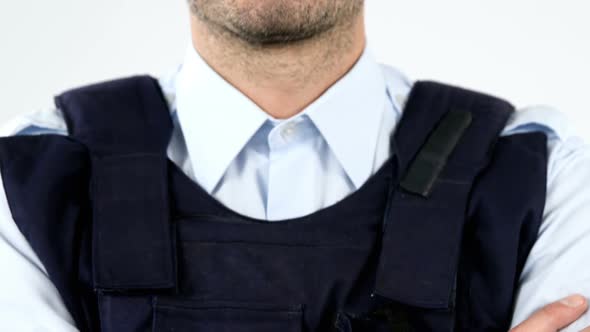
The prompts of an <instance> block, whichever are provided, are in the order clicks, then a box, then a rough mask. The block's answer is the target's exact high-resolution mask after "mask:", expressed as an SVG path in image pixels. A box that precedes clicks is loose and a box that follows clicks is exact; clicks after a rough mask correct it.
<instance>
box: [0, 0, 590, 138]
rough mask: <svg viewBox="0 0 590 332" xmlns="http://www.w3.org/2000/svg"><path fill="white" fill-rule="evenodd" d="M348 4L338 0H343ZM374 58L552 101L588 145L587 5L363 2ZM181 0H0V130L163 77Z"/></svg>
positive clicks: (508, 0)
mask: <svg viewBox="0 0 590 332" xmlns="http://www.w3.org/2000/svg"><path fill="white" fill-rule="evenodd" d="M341 1H346V0H341ZM367 5H368V12H367V25H368V37H369V43H370V46H371V48H372V49H373V51H374V53H375V54H376V55H377V57H378V58H379V60H380V61H381V62H385V63H389V64H391V65H393V66H395V67H397V68H399V69H401V70H402V71H403V72H405V73H406V74H407V75H408V76H410V77H411V78H413V79H426V78H428V79H436V80H441V81H445V82H448V83H453V84H458V85H462V86H465V87H470V88H473V89H479V90H483V91H487V92H490V93H493V94H497V95H499V96H502V97H505V98H507V99H510V100H511V101H512V102H514V103H515V104H516V105H517V106H519V107H523V106H527V105H535V104H548V105H552V106H555V107H556V108H558V109H559V110H561V111H562V112H564V113H566V114H567V115H568V116H569V118H570V119H571V120H572V123H575V125H576V127H577V130H578V132H579V133H580V134H581V135H582V136H584V137H585V138H586V139H587V140H589V141H590V116H589V115H588V112H590V106H589V102H588V97H589V96H590V92H589V91H590V84H589V83H588V82H589V80H590V19H589V17H590V3H589V2H588V1H585V0H560V1H557V0H551V1H548V0H487V1H483V0H443V1H440V0H430V1H425V0H410V1H398V0H367ZM188 36H189V34H188V11H187V9H186V5H185V0H143V1H139V0H100V1H96V0H95V1H88V0H49V1H41V0H32V1H19V0H16V1H15V0H12V1H9V0H0V105H1V106H0V125H1V124H2V123H4V122H5V121H6V120H7V119H9V118H10V117H13V116H15V115H18V114H22V113H23V112H30V111H33V110H36V109H39V108H43V107H48V106H51V105H52V96H53V95H54V94H56V93H58V92H60V91H62V90H64V89H67V88H70V87H73V86H76V85H79V84H83V83H89V82H94V81H97V80H102V79H108V78H113V77H118V76H122V75H129V74H136V73H150V74H153V75H160V74H163V73H166V72H168V71H169V70H171V69H173V68H174V67H175V66H176V65H177V64H179V63H180V61H181V59H182V56H183V53H184V49H185V47H186V46H187V45H188V40H189V37H188Z"/></svg>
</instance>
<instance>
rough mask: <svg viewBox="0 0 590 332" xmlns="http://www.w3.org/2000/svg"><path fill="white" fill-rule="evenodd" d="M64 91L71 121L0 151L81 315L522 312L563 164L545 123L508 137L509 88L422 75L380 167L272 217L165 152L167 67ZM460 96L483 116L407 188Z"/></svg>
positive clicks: (362, 323) (11, 186) (287, 325)
mask: <svg viewBox="0 0 590 332" xmlns="http://www.w3.org/2000/svg"><path fill="white" fill-rule="evenodd" d="M56 102H57V104H58V106H59V107H60V109H62V110H63V111H64V114H65V116H66V118H67V123H68V127H69V131H70V136H71V137H57V136H37V137H10V138H2V139H0V167H1V171H2V176H3V179H4V184H5V187H6V192H7V196H8V199H9V204H10V207H11V211H12V213H13V215H14V219H15V221H16V223H17V225H18V227H19V228H20V230H21V231H22V232H23V234H24V235H25V236H26V238H27V239H28V240H29V242H31V245H32V246H33V249H34V250H35V251H36V253H37V254H38V255H39V257H40V258H41V260H42V262H43V263H44V264H45V266H46V268H47V270H48V273H49V276H50V278H51V280H52V281H53V282H54V283H55V284H56V287H57V288H58V290H59V291H60V294H61V295H62V297H63V298H64V301H65V303H66V306H67V307H68V309H69V310H70V312H71V313H72V315H73V316H74V319H75V320H76V323H77V324H78V326H79V328H80V329H81V330H82V331H108V332H110V331H117V332H120V331H123V332H124V331H197V332H200V331H208V332H209V331H243V332H250V331H259V332H267V331H288V332H291V331H293V332H297V331H322V332H323V331H337V332H359V331H368V332H370V331H376V332H380V331H483V330H486V331H488V330H497V331H502V330H507V329H508V326H509V323H510V319H511V310H512V306H513V302H514V293H515V290H516V287H517V283H518V277H519V274H520V272H521V270H522V268H523V265H524V262H525V260H526V258H527V256H528V254H529V252H530V249H531V247H532V245H533V244H534V242H535V239H536V236H537V232H538V229H539V225H540V223H541V220H542V213H543V207H544V202H545V183H546V179H545V177H546V167H547V155H546V153H547V152H546V138H545V136H544V134H540V133H533V134H520V135H515V136H509V137H501V138H498V136H499V133H500V132H501V130H502V129H503V128H504V126H505V123H506V121H507V119H508V117H509V116H510V115H511V113H512V112H513V108H512V106H511V105H510V104H508V103H506V102H504V101H502V100H499V99H496V98H493V97H490V96H486V95H482V94H479V93H475V92H471V91H467V90H463V89H459V88H454V87H449V86H446V85H442V84H438V83H433V82H418V83H416V84H415V86H414V88H413V89H412V93H411V95H410V98H409V100H408V102H407V105H406V107H405V110H404V114H403V116H402V119H401V121H400V123H399V125H398V127H397V128H396V131H395V134H394V136H393V137H392V141H391V143H392V144H391V146H392V151H393V154H392V156H391V157H390V158H389V159H388V160H387V161H386V162H385V164H384V165H383V166H382V167H381V168H380V169H379V170H378V172H377V173H376V174H374V175H373V176H372V177H371V178H370V179H369V180H368V181H367V182H366V183H365V184H364V185H363V186H362V187H361V188H359V189H358V190H357V191H355V192H354V193H352V194H350V195H349V196H347V197H346V198H344V199H343V200H341V201H339V202H338V203H336V204H334V205H332V206H329V207H326V208H323V209H321V210H319V211H317V212H315V213H312V214H309V215H307V216H303V217H300V218H296V219H291V220H283V221H280V222H274V223H268V222H266V221H264V220H257V219H253V218H249V217H246V216H243V215H240V214H238V213H236V212H234V211H232V210H231V209H229V208H227V207H225V206H224V205H222V204H221V203H220V202H219V201H217V200H216V199H215V198H214V197H212V196H210V195H209V194H208V193H207V192H206V191H205V190H203V188H201V187H200V186H199V185H198V184H196V183H195V182H193V181H192V180H191V179H190V178H189V177H188V176H187V175H185V174H184V173H183V172H182V171H181V170H180V169H179V168H178V167H177V166H176V165H175V164H174V163H172V162H171V161H170V160H168V159H167V158H166V146H167V143H168V140H169V138H170V132H171V122H170V113H169V110H168V108H167V106H166V105H167V104H166V102H165V100H164V98H163V96H162V92H161V91H160V89H159V86H158V84H157V81H156V80H155V79H153V78H151V77H132V78H128V79H122V80H117V81H112V82H105V83H101V84H97V85H92V86H88V87H83V88H79V89H75V90H71V91H68V92H67V93H65V94H62V95H61V96H58V97H57V98H56ZM449 112H469V113H470V114H471V116H470V118H471V121H470V124H469V126H467V127H466V129H465V132H464V133H463V135H462V136H461V139H460V140H459V142H458V143H457V145H456V146H453V149H452V153H451V154H450V156H449V158H448V160H445V162H444V167H443V169H442V170H441V172H440V174H437V176H436V180H435V181H434V182H433V185H432V190H431V192H430V193H429V195H428V196H427V197H424V196H422V195H419V194H413V193H411V192H407V191H405V190H404V189H403V188H402V187H401V186H400V185H399V183H400V180H401V179H402V178H403V177H404V176H405V175H406V174H407V172H408V170H409V169H411V166H412V165H413V163H414V162H415V160H416V156H417V155H422V156H424V155H425V154H420V151H421V148H422V147H423V146H424V144H425V142H427V141H428V139H429V137H431V135H432V132H433V130H434V129H435V128H437V125H438V124H439V123H440V120H441V119H443V118H445V116H446V115H447V114H449ZM115 117H116V118H117V119H118V121H117V122H111V119H113V118H115ZM426 156H427V154H426ZM439 157H440V156H439ZM421 158H422V157H421ZM445 158H446V157H445ZM439 159H440V158H439ZM426 160H428V157H426ZM439 161H440V160H439ZM203 162H206V161H203Z"/></svg>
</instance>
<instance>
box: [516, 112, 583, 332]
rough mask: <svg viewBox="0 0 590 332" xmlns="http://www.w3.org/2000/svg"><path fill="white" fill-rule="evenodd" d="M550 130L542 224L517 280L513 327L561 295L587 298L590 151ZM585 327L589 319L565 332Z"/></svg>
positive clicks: (563, 131)
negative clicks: (575, 295)
mask: <svg viewBox="0 0 590 332" xmlns="http://www.w3.org/2000/svg"><path fill="white" fill-rule="evenodd" d="M537 125H538V124H537ZM549 125H550V124H549ZM556 125H557V127H561V128H558V130H557V131H555V132H551V133H549V147H548V148H549V160H548V162H549V164H548V177H547V200H546V204H545V211H544V214H543V223H542V224H541V228H540V230H539V237H538V240H537V242H536V244H535V245H534V247H533V249H532V251H531V253H530V255H529V258H528V259H527V262H526V265H525V267H524V270H523V273H522V275H521V278H520V285H519V293H518V294H517V298H516V306H515V312H514V316H513V325H516V324H518V323H520V322H522V321H523V320H525V319H527V318H528V317H529V316H530V315H531V314H532V313H533V312H535V311H536V310H538V309H540V308H541V307H543V306H544V305H546V304H549V303H551V302H554V301H555V300H557V299H560V298H563V297H565V296H567V295H570V294H573V293H580V294H583V295H585V296H586V297H590V147H589V146H588V145H586V144H584V143H583V142H582V140H581V139H580V138H579V137H576V136H573V135H571V134H570V133H569V132H568V130H566V129H565V126H563V124H561V123H557V124H556ZM587 326H590V313H586V314H585V315H584V316H583V317H582V318H581V319H580V320H578V321H577V322H575V323H574V324H572V325H571V326H570V327H568V328H567V329H566V330H565V331H579V330H581V329H582V328H584V327H587Z"/></svg>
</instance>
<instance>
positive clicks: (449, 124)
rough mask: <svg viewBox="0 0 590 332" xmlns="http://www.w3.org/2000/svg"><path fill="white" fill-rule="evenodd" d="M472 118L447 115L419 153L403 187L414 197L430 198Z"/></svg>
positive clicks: (464, 114) (455, 113)
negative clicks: (436, 182) (414, 195)
mask: <svg viewBox="0 0 590 332" xmlns="http://www.w3.org/2000/svg"><path fill="white" fill-rule="evenodd" d="M472 118H473V117H472V115H471V113H470V112H462V111H450V112H449V113H447V114H446V115H445V117H444V118H443V119H442V120H441V121H440V123H439V124H438V126H437V128H436V129H435V130H434V131H433V132H432V134H431V135H430V137H429V138H428V141H426V144H424V146H423V147H422V149H421V150H420V152H418V155H417V156H416V159H415V160H414V162H413V163H412V165H411V166H410V169H409V170H408V172H407V173H406V175H405V177H404V178H403V179H402V180H401V182H400V186H401V187H402V188H404V189H405V190H407V191H409V192H411V193H414V194H418V195H420V196H423V197H428V196H429V195H430V193H431V191H432V187H433V185H434V183H435V181H436V179H437V178H438V176H439V175H440V173H441V172H442V170H443V168H444V167H445V165H446V163H447V160H448V158H449V156H450V155H451V153H452V152H453V150H454V149H455V147H456V146H457V143H459V140H460V139H461V137H462V136H463V133H464V132H465V130H466V129H467V128H468V127H469V125H470V124H471V121H472Z"/></svg>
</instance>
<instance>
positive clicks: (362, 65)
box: [175, 45, 387, 193]
mask: <svg viewBox="0 0 590 332" xmlns="http://www.w3.org/2000/svg"><path fill="white" fill-rule="evenodd" d="M175 85H176V100H175V102H176V108H177V115H178V118H179V123H180V127H181V129H182V132H183V135H184V138H185V141H186V144H187V149H188V153H189V158H190V160H191V164H192V168H193V171H194V174H195V177H196V178H197V180H198V182H199V184H200V185H201V186H202V187H203V188H204V189H205V190H207V191H208V192H210V193H211V192H212V191H213V190H214V188H215V186H216V185H217V183H218V182H219V180H220V179H221V178H222V176H223V174H224V173H225V171H226V170H227V168H228V167H229V165H230V163H231V162H232V161H233V160H234V159H235V157H236V156H237V155H238V153H239V152H240V151H241V150H242V149H243V148H244V146H245V145H246V144H247V143H248V141H249V140H250V138H251V137H252V136H253V135H254V134H255V133H256V132H257V131H258V130H259V129H260V127H261V126H262V125H263V124H264V123H265V121H266V120H268V119H271V117H270V116H269V115H268V114H267V113H265V112H264V111H263V110H262V109H260V107H258V105H256V104H255V103H254V102H253V101H252V100H250V99H249V98H248V97H247V96H245V95H244V94H243V93H241V92H240V91H239V90H238V89H236V88H235V87H234V86H232V85H231V84H229V83H228V82H227V81H225V80H224V79H223V78H222V77H221V76H220V75H219V74H217V73H216V72H215V71H214V70H213V69H212V68H211V67H210V66H209V65H207V63H206V62H205V61H204V60H203V59H202V58H201V57H200V56H199V54H198V53H197V52H196V51H195V49H194V48H193V46H192V45H190V46H189V47H188V48H187V52H186V54H185V59H184V63H183V65H182V67H181V68H180V71H179V73H178V75H177V78H176V82H175ZM386 90H387V86H386V83H385V79H384V77H383V73H382V71H381V68H380V66H379V64H378V63H377V62H376V60H375V59H374V57H373V55H372V53H371V52H370V51H369V50H368V48H367V49H365V51H364V52H363V54H362V55H361V57H360V58H359V59H358V60H357V62H356V63H355V65H354V66H353V67H352V68H351V69H350V70H349V71H348V73H347V74H346V75H344V76H343V77H342V78H341V79H340V80H338V81H337V82H336V83H335V84H334V85H332V86H331V87H330V88H329V89H328V90H327V91H326V92H325V93H324V94H322V96H321V97H319V98H318V99H317V100H315V101H314V102H313V103H312V104H310V105H309V106H308V107H306V109H304V110H303V111H302V112H301V113H299V114H297V115H294V116H293V117H298V116H301V115H302V114H307V115H308V116H309V117H310V119H311V120H312V122H313V123H314V125H315V126H316V127H317V128H318V130H319V132H320V133H321V135H322V136H323V138H324V139H325V141H326V142H327V144H328V146H329V147H330V149H331V151H332V152H333V153H334V155H335V156H336V158H337V159H338V161H339V162H340V164H341V166H342V167H343V169H344V171H345V172H346V174H347V175H348V176H349V178H350V179H351V181H352V182H353V184H354V185H355V186H356V188H358V187H360V186H361V185H362V183H364V181H366V179H367V178H368V177H369V176H370V175H371V173H372V166H373V157H374V154H375V149H376V144H377V135H378V128H379V121H380V119H381V116H382V114H383V111H384V107H385V102H386V98H387V93H386ZM284 121H289V119H287V120H284Z"/></svg>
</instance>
